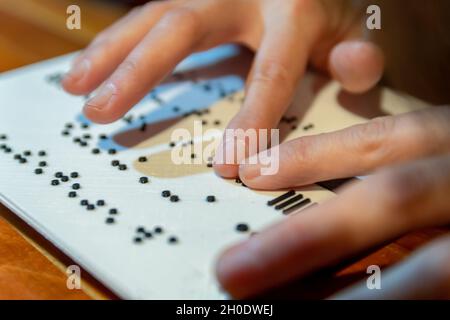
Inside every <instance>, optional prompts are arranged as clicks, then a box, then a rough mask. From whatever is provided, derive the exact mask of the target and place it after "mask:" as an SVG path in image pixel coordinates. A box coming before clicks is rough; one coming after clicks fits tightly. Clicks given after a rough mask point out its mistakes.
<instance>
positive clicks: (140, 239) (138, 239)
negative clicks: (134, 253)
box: [133, 237, 142, 243]
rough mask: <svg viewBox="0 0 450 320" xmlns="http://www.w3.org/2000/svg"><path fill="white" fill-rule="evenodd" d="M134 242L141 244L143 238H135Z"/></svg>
mask: <svg viewBox="0 0 450 320" xmlns="http://www.w3.org/2000/svg"><path fill="white" fill-rule="evenodd" d="M133 241H134V242H135V243H141V242H142V238H141V237H135V238H134V239H133Z"/></svg>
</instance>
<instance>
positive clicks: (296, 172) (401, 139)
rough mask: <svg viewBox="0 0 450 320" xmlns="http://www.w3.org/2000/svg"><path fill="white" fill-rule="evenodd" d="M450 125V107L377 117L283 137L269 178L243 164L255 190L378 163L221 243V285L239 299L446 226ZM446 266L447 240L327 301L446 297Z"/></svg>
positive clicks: (449, 216)
mask: <svg viewBox="0 0 450 320" xmlns="http://www.w3.org/2000/svg"><path fill="white" fill-rule="evenodd" d="M449 124H450V107H434V108H430V109H427V110H422V111H417V112H412V113H409V114H404V115H399V116H390V117H383V118H378V119H375V120H372V121H371V122H369V123H367V124H361V125H357V126H353V127H350V128H347V129H344V130H341V131H338V132H333V133H326V134H322V135H317V136H310V137H303V138H299V139H296V140H293V141H290V142H287V143H285V144H282V145H281V146H280V166H279V168H280V171H279V173H278V174H277V175H275V176H258V173H259V165H258V164H256V165H242V166H241V167H240V176H241V179H242V180H243V181H244V183H245V184H246V185H248V186H250V187H254V188H259V189H277V188H281V187H289V186H299V185H304V184H309V183H313V182H316V181H320V180H326V179H332V178H340V177H348V176H354V175H359V174H366V173H369V172H371V171H373V170H375V169H376V168H379V167H384V168H382V169H381V170H380V171H376V172H375V173H374V174H373V175H371V176H369V177H368V178H366V179H364V180H362V181H359V182H356V183H353V184H351V185H349V186H347V187H344V189H343V190H342V192H341V193H340V194H339V195H338V196H337V197H335V198H334V199H331V200H330V201H328V202H325V203H323V204H321V205H318V206H315V207H313V208H311V209H307V210H305V211H302V212H301V213H299V214H296V215H293V216H292V217H290V218H288V219H287V220H285V221H283V222H281V223H279V224H277V225H275V226H273V227H270V228H268V229H267V230H265V231H263V232H261V233H259V234H257V235H255V236H252V237H251V238H249V239H248V240H246V241H245V242H244V243H241V244H239V245H237V246H235V247H233V248H231V249H229V250H227V251H226V252H225V253H224V254H223V255H222V256H221V258H220V259H219V262H218V265H217V274H218V278H219V280H220V282H221V284H222V286H223V287H224V288H225V289H226V290H227V291H229V292H230V293H231V294H232V295H233V296H235V297H238V298H243V297H249V296H253V295H255V294H259V293H262V292H263V291H264V290H266V289H269V288H272V287H274V286H277V285H280V284H283V283H286V282H288V281H290V280H293V279H294V278H298V277H302V276H304V275H306V274H308V273H311V272H313V271H316V270H317V269H320V268H322V267H325V266H327V265H330V264H335V263H337V262H339V261H341V260H343V259H344V258H348V257H349V256H351V255H354V254H356V253H360V252H361V251H363V250H366V249H369V248H370V247H373V246H375V245H377V244H381V243H384V242H385V241H387V240H391V239H394V238H396V237H399V236H401V235H403V234H405V233H408V232H410V231H413V230H417V229H421V228H426V227H431V226H445V225H448V224H449V223H450V201H449V195H450V125H449ZM392 164H395V165H392ZM449 266H450V238H446V239H443V240H440V241H438V242H436V243H435V244H432V245H431V246H430V247H428V248H426V249H424V250H422V251H421V252H420V253H418V254H417V255H415V256H414V257H412V258H411V259H409V261H407V262H404V263H402V264H400V265H399V266H397V267H394V268H393V270H392V272H389V274H387V275H386V276H385V277H384V278H383V279H384V280H383V288H382V290H373V291H370V290H367V289H365V287H364V285H361V286H360V287H356V288H352V289H350V290H349V291H347V292H344V293H342V294H340V295H337V296H336V297H335V298H362V299H365V298H386V299H389V298H404V299H408V298H415V299H419V298H450V267H449ZM418 279H420V281H418ZM400 288H404V290H401V289H400Z"/></svg>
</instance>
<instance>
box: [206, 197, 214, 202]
mask: <svg viewBox="0 0 450 320" xmlns="http://www.w3.org/2000/svg"><path fill="white" fill-rule="evenodd" d="M206 201H208V202H215V201H216V197H215V196H207V197H206Z"/></svg>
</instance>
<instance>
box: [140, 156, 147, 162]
mask: <svg viewBox="0 0 450 320" xmlns="http://www.w3.org/2000/svg"><path fill="white" fill-rule="evenodd" d="M146 161H147V157H139V162H146Z"/></svg>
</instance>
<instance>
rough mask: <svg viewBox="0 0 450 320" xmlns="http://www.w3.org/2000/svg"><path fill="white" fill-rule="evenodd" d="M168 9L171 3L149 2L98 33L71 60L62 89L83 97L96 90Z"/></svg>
mask: <svg viewBox="0 0 450 320" xmlns="http://www.w3.org/2000/svg"><path fill="white" fill-rule="evenodd" d="M171 6H172V2H159V1H158V2H151V3H148V4H146V5H144V6H143V7H138V8H135V9H133V10H132V11H131V12H130V13H129V14H127V16H125V17H124V18H123V19H120V20H119V21H118V22H116V23H115V24H113V25H112V26H111V27H109V28H107V29H106V30H105V31H103V32H101V33H100V34H99V35H98V36H97V37H96V38H95V39H94V41H93V42H92V43H91V44H90V45H89V46H88V47H87V48H86V50H84V51H83V52H82V53H81V54H80V55H79V56H78V57H77V58H76V59H75V60H74V62H73V65H72V68H71V70H70V71H69V72H68V74H67V75H66V76H65V77H64V79H63V81H62V85H63V87H64V89H65V90H66V91H68V92H70V93H73V94H86V93H89V92H91V91H93V90H94V89H95V88H97V87H98V86H99V85H100V84H101V83H102V82H103V81H104V80H105V79H106V78H107V77H108V76H110V75H111V73H112V72H113V71H114V70H115V68H116V67H117V66H118V65H119V64H120V63H121V62H122V61H123V60H124V59H125V57H126V56H127V55H128V54H129V53H130V51H131V50H132V49H133V48H134V47H135V46H136V45H137V44H138V42H139V41H140V40H141V39H142V38H143V37H144V36H145V34H146V33H147V32H148V31H149V30H150V29H151V28H152V27H153V26H154V25H155V24H156V23H157V22H158V20H159V19H160V18H161V16H162V15H163V14H164V13H165V12H166V11H167V10H168V9H169V8H170V7H171Z"/></svg>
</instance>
